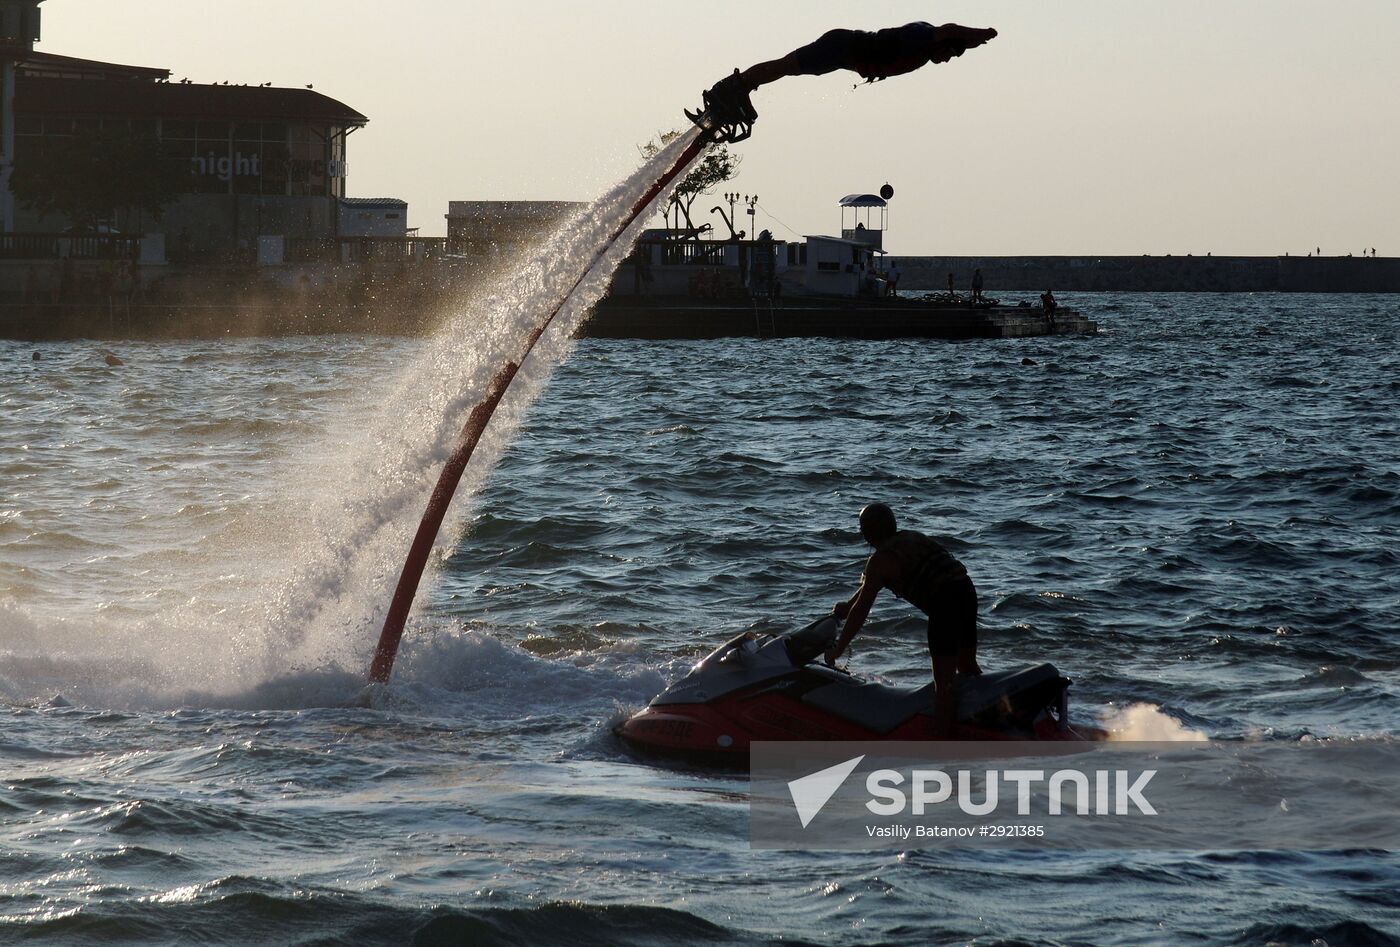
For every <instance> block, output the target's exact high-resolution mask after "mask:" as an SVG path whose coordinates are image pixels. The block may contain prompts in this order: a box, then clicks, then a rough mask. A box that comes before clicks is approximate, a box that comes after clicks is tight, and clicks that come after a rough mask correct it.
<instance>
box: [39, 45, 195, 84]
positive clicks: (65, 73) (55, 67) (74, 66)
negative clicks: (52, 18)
mask: <svg viewBox="0 0 1400 947" xmlns="http://www.w3.org/2000/svg"><path fill="white" fill-rule="evenodd" d="M19 71H20V73H21V74H22V75H34V76H42V77H48V78H54V79H151V80H156V79H169V78H170V70H169V69H161V68H158V67H156V66H123V65H121V64H119V63H114V62H99V61H97V60H96V59H79V58H77V57H76V56H59V55H56V54H55V53H40V52H31V53H26V54H25V56H24V60H23V61H22V62H20V63H19Z"/></svg>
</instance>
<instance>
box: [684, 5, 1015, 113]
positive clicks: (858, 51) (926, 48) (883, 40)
mask: <svg viewBox="0 0 1400 947" xmlns="http://www.w3.org/2000/svg"><path fill="white" fill-rule="evenodd" d="M996 35H997V31H996V30H993V29H977V28H975V27H970V26H958V25H957V24H956V23H946V24H944V25H943V26H934V25H933V24H931V23H906V24H905V25H904V26H896V27H891V28H889V29H885V30H877V31H875V32H868V31H866V30H829V31H827V32H826V33H824V34H823V35H822V37H821V38H820V39H818V40H817V41H816V42H814V43H808V44H807V45H806V46H803V47H801V48H800V49H795V50H793V51H792V52H790V53H788V54H787V55H786V56H783V57H782V58H781V59H770V60H769V61H767V62H761V63H759V64H758V65H756V66H750V67H749V68H748V69H745V70H744V71H743V72H740V71H739V70H738V69H735V70H734V72H733V74H732V75H730V76H727V77H725V78H724V79H721V80H720V81H719V82H717V83H715V85H714V86H713V87H712V88H711V89H710V90H709V91H708V92H706V93H705V95H704V101H705V107H704V109H703V110H702V111H700V112H686V114H687V115H688V116H689V117H690V119H691V120H692V121H694V122H695V123H696V124H697V125H701V127H703V128H706V129H707V130H712V129H713V130H718V129H723V137H724V140H727V141H741V140H743V139H744V138H747V137H748V136H749V133H750V132H751V131H752V126H753V123H754V122H755V121H756V120H757V119H758V111H757V110H756V109H755V108H754V107H753V103H752V102H751V101H750V100H749V95H750V94H751V93H752V92H753V91H754V90H755V89H757V88H758V87H759V86H762V85H767V84H768V83H770V82H774V81H776V80H778V79H782V78H783V77H785V76H824V75H826V74H827V73H829V72H835V71H836V70H838V69H849V70H850V71H852V72H854V73H856V74H857V75H859V76H860V77H861V78H862V79H864V80H865V81H866V82H879V81H881V80H883V79H888V78H889V77H890V76H899V75H903V74H904V73H906V72H913V71H914V70H916V69H918V68H920V67H922V66H925V65H927V64H929V63H943V62H948V61H949V60H951V59H956V58H957V57H958V56H961V55H962V54H963V53H965V52H967V51H968V50H969V49H974V48H976V47H978V46H981V45H982V44H983V43H986V42H988V41H989V40H992V39H994V38H995V37H996Z"/></svg>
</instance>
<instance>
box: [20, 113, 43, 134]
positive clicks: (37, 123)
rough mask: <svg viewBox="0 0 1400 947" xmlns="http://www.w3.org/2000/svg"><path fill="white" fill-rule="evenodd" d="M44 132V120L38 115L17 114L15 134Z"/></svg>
mask: <svg viewBox="0 0 1400 947" xmlns="http://www.w3.org/2000/svg"><path fill="white" fill-rule="evenodd" d="M43 133H44V122H43V120H42V119H41V118H39V116H37V115H16V116H15V134H16V135H42V134H43Z"/></svg>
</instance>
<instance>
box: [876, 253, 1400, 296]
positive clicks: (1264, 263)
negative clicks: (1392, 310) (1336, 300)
mask: <svg viewBox="0 0 1400 947" xmlns="http://www.w3.org/2000/svg"><path fill="white" fill-rule="evenodd" d="M896 258H897V259H898V261H899V268H900V271H901V277H900V286H901V288H908V289H946V288H947V285H948V274H949V273H951V274H953V281H954V285H955V286H956V287H957V289H958V290H959V291H960V292H966V291H967V289H968V287H969V285H970V284H971V281H972V272H973V270H975V269H981V271H982V277H983V279H984V280H985V282H986V287H987V293H988V294H989V295H992V296H995V295H996V292H997V291H998V290H1012V289H1014V290H1044V289H1046V288H1051V289H1054V290H1055V291H1056V292H1061V291H1084V292H1094V291H1098V292H1138V293H1183V292H1184V293H1199V292H1217V293H1232V292H1234V293H1277V292H1282V293H1400V258H1395V257H1377V258H1371V257H1346V256H1343V257H1328V256H1321V257H1308V256H1301V257H1298V256H1280V257H1248V256H1093V255H1086V256H983V257H976V256H909V257H903V256H896Z"/></svg>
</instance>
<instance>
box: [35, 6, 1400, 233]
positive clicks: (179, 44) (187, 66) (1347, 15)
mask: <svg viewBox="0 0 1400 947" xmlns="http://www.w3.org/2000/svg"><path fill="white" fill-rule="evenodd" d="M43 13H44V22H43V38H42V41H41V43H40V44H39V46H38V48H39V49H41V50H43V51H46V52H51V53H58V54H62V55H70V56H82V57H88V58H93V59H103V60H107V61H112V62H122V63H130V64H139V65H152V66H163V67H168V68H170V69H172V70H173V73H174V78H175V79H177V80H178V79H179V78H182V77H188V78H190V79H192V80H194V81H196V82H222V81H225V80H227V81H229V82H235V83H244V82H246V83H248V84H251V85H257V84H259V83H263V82H268V81H271V82H272V83H273V84H275V85H279V86H290V87H300V86H305V85H306V84H308V83H311V84H314V86H315V88H316V90H317V91H319V92H323V93H325V94H327V95H329V96H331V97H332V98H336V99H339V100H341V101H342V102H345V103H346V104H348V105H350V106H352V107H353V108H355V109H357V110H359V111H360V112H362V113H364V114H365V115H368V116H369V118H370V123H369V125H368V126H367V127H366V128H364V129H362V130H360V131H358V132H356V133H355V134H354V135H353V136H352V137H351V138H350V143H349V160H350V168H349V178H348V186H349V193H350V195H351V196H355V197H400V198H403V199H405V200H407V201H408V202H409V219H410V224H411V225H412V226H417V227H419V228H421V232H422V233H423V234H424V235H429V236H432V235H441V234H442V233H444V231H445V225H444V220H443V215H444V214H445V213H446V212H447V202H448V201H449V200H508V199H536V200H588V199H591V198H593V197H595V196H597V195H598V194H599V193H601V192H602V191H603V190H604V189H605V188H607V187H608V186H609V185H610V184H612V183H613V182H615V181H616V180H618V179H620V178H622V177H623V176H625V175H627V174H628V173H630V172H631V171H632V170H633V169H634V168H635V167H636V165H637V163H638V160H639V159H638V154H637V145H639V144H640V143H642V142H644V141H646V140H648V139H649V138H650V137H652V136H653V135H655V134H656V133H657V132H659V131H663V130H666V129H671V128H679V127H682V126H683V125H684V123H685V119H684V117H683V115H682V114H681V110H682V109H683V108H687V107H690V108H694V107H696V106H698V105H699V102H700V92H701V91H702V90H703V89H705V88H708V87H709V86H710V85H712V84H713V83H714V82H715V81H716V80H718V79H720V78H722V77H723V76H724V75H726V74H728V73H729V72H730V71H731V70H732V69H733V68H734V67H736V66H737V67H740V68H746V67H748V66H750V65H753V64H754V63H756V62H760V61H762V60H766V59H772V58H776V57H778V56H781V55H783V54H785V53H787V52H789V51H790V50H792V49H795V48H796V47H798V46H801V45H804V44H805V43H808V42H810V41H812V40H814V39H816V38H817V37H818V36H820V35H821V34H822V33H823V32H825V31H826V30H828V29H832V28H834V27H847V28H853V29H880V28H883V27H886V26H898V25H901V24H903V23H907V22H911V21H914V20H927V21H929V22H933V23H947V22H956V23H962V24H964V25H967V26H992V27H995V28H996V29H997V30H998V31H999V32H1000V36H999V37H998V38H997V39H995V40H993V41H992V42H991V43H990V44H988V45H987V46H984V47H982V48H980V49H975V50H972V51H971V52H969V53H967V54H966V55H964V56H963V57H962V58H960V59H956V60H954V61H952V62H951V63H948V64H944V65H937V66H927V67H925V68H924V69H922V70H920V71H918V72H916V73H913V74H910V75H905V76H898V77H895V78H893V79H890V80H889V81H887V82H883V83H878V84H874V85H862V86H860V87H859V88H854V86H855V83H856V82H857V81H858V79H857V77H856V76H855V75H854V74H852V73H846V72H841V73H835V74H832V75H828V76H822V77H811V76H801V77H793V78H789V79H785V80H782V81H780V82H778V83H775V84H774V85H770V86H765V87H763V88H762V89H760V90H759V91H758V92H757V93H755V95H754V104H755V106H756V107H757V108H758V112H759V116H760V117H759V121H758V123H757V124H756V126H755V128H754V136H753V138H751V139H750V140H748V141H746V142H743V143H741V144H739V145H736V146H733V147H734V148H735V150H736V151H738V152H739V153H740V154H741V155H742V158H743V163H742V165H741V167H740V169H739V170H740V173H739V177H738V178H736V179H735V180H734V181H732V182H731V183H730V185H728V186H726V187H722V188H720V190H725V189H731V188H732V189H733V190H737V191H741V192H743V193H746V194H753V193H756V194H758V196H759V198H760V200H759V208H760V210H759V215H758V223H759V225H760V226H761V227H768V228H770V229H772V230H773V233H774V235H775V236H776V237H778V238H779V239H784V238H791V237H792V236H794V235H796V234H812V233H832V232H835V231H836V230H838V229H839V227H840V223H841V219H840V212H839V208H838V207H837V201H838V200H839V199H840V197H841V196H842V195H844V194H848V193H852V192H856V191H874V190H878V189H879V187H880V186H881V185H882V184H885V183H886V182H888V183H890V184H891V185H892V186H893V187H894V188H895V197H894V199H893V200H892V201H891V202H890V217H889V232H888V233H887V234H886V238H885V245H886V248H887V249H890V250H891V251H893V252H895V253H896V254H898V253H907V254H971V255H984V254H986V255H990V254H1034V253H1045V254H1049V253H1070V254H1133V255H1135V254H1142V253H1151V254H1164V253H1173V254H1185V253H1196V254H1204V253H1207V252H1212V253H1214V254H1216V255H1224V254H1251V255H1252V254H1265V255H1272V254H1283V253H1285V252H1289V253H1293V254H1305V253H1307V252H1309V251H1311V250H1314V249H1316V248H1318V247H1321V249H1322V251H1323V252H1324V253H1325V254H1329V255H1331V254H1346V253H1355V254H1360V253H1361V251H1362V250H1363V249H1369V248H1370V247H1376V248H1377V249H1378V252H1379V253H1380V254H1381V255H1387V254H1392V255H1396V254H1400V176H1398V175H1397V171H1396V169H1397V168H1400V109H1397V108H1396V99H1397V93H1400V56H1397V55H1396V54H1395V50H1394V43H1395V41H1396V37H1397V36H1398V35H1400V3H1396V2H1395V0H1342V2H1338V3H1332V4H1322V3H1318V2H1316V0H1310V2H1300V0H977V2H972V0H949V2H943V3H929V2H906V0H883V2H866V3H862V4H855V3H845V2H826V0H761V2H754V0H707V2H705V3H703V4H681V3H673V2H662V0H596V2H581V0H512V2H501V0H400V2H398V3H395V4H389V3H385V2H383V0H220V2H213V0H129V2H124V3H115V2H112V0H47V2H46V3H45V4H44V6H43ZM714 203H718V201H715V202H714ZM702 204H703V205H704V206H703V207H702ZM710 206H714V204H711V203H709V202H707V201H704V200H703V199H702V201H701V202H697V204H696V208H697V210H698V211H699V212H700V215H701V216H704V215H706V214H707V212H708V209H709V207H710ZM706 219H711V220H713V222H714V223H715V225H716V227H717V228H720V229H723V228H722V224H721V222H720V220H719V218H718V216H715V217H713V218H709V217H706ZM697 222H700V219H699V217H697Z"/></svg>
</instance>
